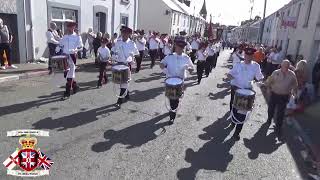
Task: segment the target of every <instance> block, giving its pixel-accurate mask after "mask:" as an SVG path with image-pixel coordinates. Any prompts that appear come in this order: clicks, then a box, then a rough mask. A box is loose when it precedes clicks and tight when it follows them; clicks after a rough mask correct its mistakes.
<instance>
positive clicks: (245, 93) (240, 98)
mask: <svg viewBox="0 0 320 180" xmlns="http://www.w3.org/2000/svg"><path fill="white" fill-rule="evenodd" d="M255 96H256V93H255V92H254V91H252V90H248V89H238V90H236V93H235V96H234V101H233V107H234V108H235V109H237V110H241V111H251V110H252V109H253V104H254V100H255Z"/></svg>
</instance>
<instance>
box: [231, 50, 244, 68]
mask: <svg viewBox="0 0 320 180" xmlns="http://www.w3.org/2000/svg"><path fill="white" fill-rule="evenodd" d="M241 58H243V56H242V54H239V53H238V52H236V53H233V55H232V63H233V65H235V64H237V63H240V62H241Z"/></svg>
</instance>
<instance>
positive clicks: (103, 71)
mask: <svg viewBox="0 0 320 180" xmlns="http://www.w3.org/2000/svg"><path fill="white" fill-rule="evenodd" d="M106 67H107V62H100V63H99V80H98V86H102V79H103V78H104V80H105V82H107V80H108V77H107V74H106Z"/></svg>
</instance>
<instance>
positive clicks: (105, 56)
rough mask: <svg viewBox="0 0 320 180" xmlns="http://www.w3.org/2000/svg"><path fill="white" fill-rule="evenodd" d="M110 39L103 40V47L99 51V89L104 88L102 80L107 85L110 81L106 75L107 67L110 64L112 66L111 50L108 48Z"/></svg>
mask: <svg viewBox="0 0 320 180" xmlns="http://www.w3.org/2000/svg"><path fill="white" fill-rule="evenodd" d="M108 42H109V41H108V39H106V38H103V39H102V40H101V47H99V49H98V62H99V80H98V85H97V88H100V87H102V80H103V79H104V81H105V83H107V81H108V77H107V75H106V67H107V65H108V64H111V61H110V57H111V55H110V50H109V48H108V47H107V43H108Z"/></svg>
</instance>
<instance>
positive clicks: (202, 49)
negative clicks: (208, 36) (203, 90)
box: [197, 42, 208, 84]
mask: <svg viewBox="0 0 320 180" xmlns="http://www.w3.org/2000/svg"><path fill="white" fill-rule="evenodd" d="M206 48H207V45H206V43H205V42H201V43H200V45H199V50H198V51H197V75H198V84H200V82H201V79H202V75H203V71H204V69H205V67H206V59H207V57H208V54H207V52H206Z"/></svg>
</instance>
